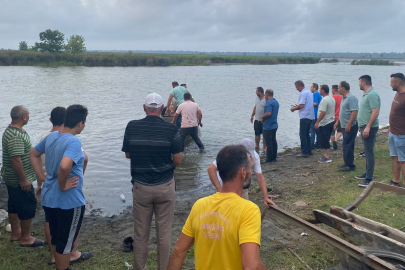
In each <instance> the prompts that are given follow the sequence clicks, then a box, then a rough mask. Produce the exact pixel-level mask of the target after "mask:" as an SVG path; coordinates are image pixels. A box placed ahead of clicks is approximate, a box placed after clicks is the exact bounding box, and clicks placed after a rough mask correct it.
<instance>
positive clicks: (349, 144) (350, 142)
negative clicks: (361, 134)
mask: <svg viewBox="0 0 405 270" xmlns="http://www.w3.org/2000/svg"><path fill="white" fill-rule="evenodd" d="M358 130H359V126H358V125H357V124H355V125H354V126H352V127H351V129H350V132H346V131H345V130H343V143H342V148H343V160H344V161H345V164H346V166H349V167H350V168H352V169H355V168H356V165H354V163H353V162H354V143H355V142H356V137H357V131H358Z"/></svg>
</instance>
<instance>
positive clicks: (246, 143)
mask: <svg viewBox="0 0 405 270" xmlns="http://www.w3.org/2000/svg"><path fill="white" fill-rule="evenodd" d="M239 144H241V145H243V146H244V147H245V148H246V150H248V151H249V153H250V155H251V156H252V160H253V162H254V161H255V153H256V151H255V143H254V142H253V141H252V140H251V139H249V138H243V139H242V140H240V142H239Z"/></svg>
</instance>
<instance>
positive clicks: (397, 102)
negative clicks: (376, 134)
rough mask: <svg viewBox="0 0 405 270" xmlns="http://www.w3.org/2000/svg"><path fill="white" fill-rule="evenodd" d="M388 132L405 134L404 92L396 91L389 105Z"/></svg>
mask: <svg viewBox="0 0 405 270" xmlns="http://www.w3.org/2000/svg"><path fill="white" fill-rule="evenodd" d="M390 132H391V133H392V134H394V135H405V93H396V94H395V97H394V100H393V101H392V105H391V112H390Z"/></svg>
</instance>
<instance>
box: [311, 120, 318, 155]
mask: <svg viewBox="0 0 405 270" xmlns="http://www.w3.org/2000/svg"><path fill="white" fill-rule="evenodd" d="M315 124H316V119H314V120H312V121H311V128H310V129H309V136H310V137H311V150H312V149H315V147H319V138H318V136H319V134H318V130H317V129H315Z"/></svg>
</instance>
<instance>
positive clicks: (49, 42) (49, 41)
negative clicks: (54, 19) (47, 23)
mask: <svg viewBox="0 0 405 270" xmlns="http://www.w3.org/2000/svg"><path fill="white" fill-rule="evenodd" d="M39 39H40V40H41V42H35V47H36V48H38V50H40V51H43V52H60V51H62V50H63V49H64V46H65V43H64V41H65V35H64V34H62V33H61V32H59V31H58V30H54V31H52V30H51V29H48V30H46V31H44V32H41V33H39Z"/></svg>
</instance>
